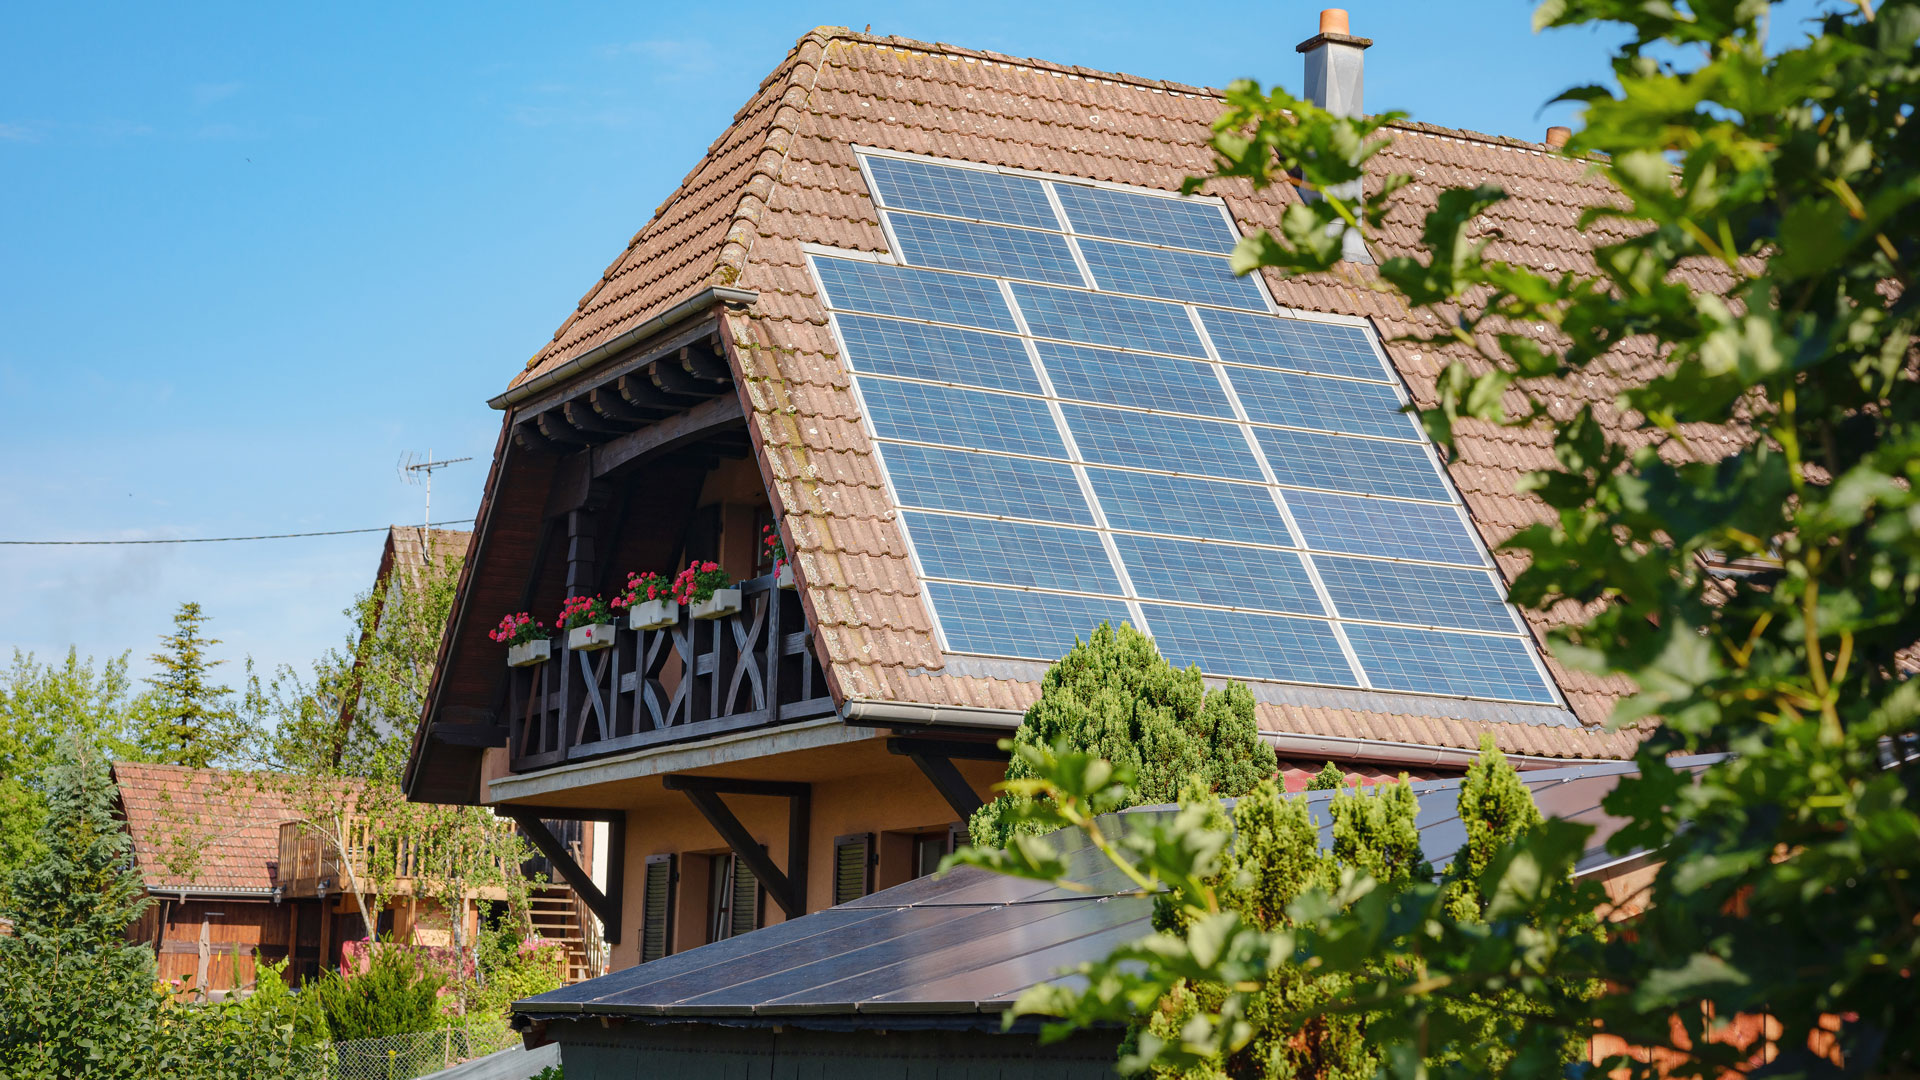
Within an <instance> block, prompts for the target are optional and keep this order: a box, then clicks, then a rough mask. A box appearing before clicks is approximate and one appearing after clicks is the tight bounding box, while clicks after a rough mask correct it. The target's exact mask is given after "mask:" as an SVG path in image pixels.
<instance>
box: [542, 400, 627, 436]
mask: <svg viewBox="0 0 1920 1080" xmlns="http://www.w3.org/2000/svg"><path fill="white" fill-rule="evenodd" d="M560 412H561V413H562V414H563V415H564V416H566V418H567V423H569V424H571V425H573V426H574V427H575V428H577V429H579V430H581V431H584V432H587V433H588V434H590V435H608V436H612V435H625V434H626V433H627V432H629V431H632V430H633V425H632V424H624V423H616V422H615V421H612V420H609V419H607V418H606V417H604V416H601V415H600V414H599V413H597V412H595V411H594V410H593V409H592V408H591V407H590V406H589V405H588V404H587V400H586V399H585V398H575V399H574V400H572V401H567V402H562V403H561V405H560Z"/></svg>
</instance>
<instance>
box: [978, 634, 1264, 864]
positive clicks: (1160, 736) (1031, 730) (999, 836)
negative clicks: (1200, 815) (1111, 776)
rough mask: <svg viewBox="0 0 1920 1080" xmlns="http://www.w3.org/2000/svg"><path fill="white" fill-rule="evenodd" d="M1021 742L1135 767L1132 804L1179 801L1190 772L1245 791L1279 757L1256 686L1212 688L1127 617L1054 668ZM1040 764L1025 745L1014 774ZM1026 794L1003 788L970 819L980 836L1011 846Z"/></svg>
mask: <svg viewBox="0 0 1920 1080" xmlns="http://www.w3.org/2000/svg"><path fill="white" fill-rule="evenodd" d="M1014 742H1015V743H1016V744H1019V745H1023V746H1044V747H1050V748H1053V749H1054V750H1055V751H1063V750H1064V751H1072V752H1078V753H1090V754H1096V755H1098V756H1100V757H1103V758H1105V759H1107V760H1108V761H1111V762H1113V763H1114V764H1115V765H1121V766H1126V767H1129V768H1131V769H1132V770H1133V772H1134V775H1135V788H1134V793H1133V795H1132V799H1133V801H1132V802H1131V803H1129V804H1128V805H1133V806H1139V805H1151V804H1155V803H1170V802H1173V801H1174V800H1175V799H1177V798H1179V796H1180V792H1181V789H1182V787H1183V786H1184V785H1185V784H1186V783H1187V782H1188V780H1189V779H1190V778H1198V779H1199V781H1200V782H1201V783H1202V784H1203V785H1204V786H1205V787H1206V789H1207V790H1208V791H1209V792H1212V793H1214V794H1216V795H1229V796H1232V795H1244V794H1246V793H1247V792H1249V791H1251V790H1253V788H1254V786H1255V785H1256V784H1258V783H1260V782H1261V781H1262V780H1266V779H1268V778H1270V777H1272V776H1273V774H1274V772H1275V770H1276V769H1278V767H1279V764H1278V762H1277V761H1276V760H1275V759H1274V756H1273V748H1272V747H1270V746H1268V745H1267V744H1266V743H1265V742H1263V741H1261V739H1260V728H1259V725H1258V724H1257V723H1256V722H1255V720H1254V716H1253V694H1252V693H1251V692H1249V691H1248V690H1247V688H1246V687H1244V686H1242V685H1240V684H1239V683H1228V684H1227V686H1226V687H1225V688H1224V689H1220V690H1208V689H1207V688H1206V686H1205V685H1204V684H1203V683H1202V682H1201V679H1200V669H1199V668H1188V669H1187V670H1185V671H1177V670H1175V669H1174V667H1173V665H1172V664H1169V663H1168V662H1167V661H1166V660H1165V659H1164V658H1163V657H1161V655H1160V651H1159V650H1158V649H1156V648H1154V645H1153V639H1152V638H1149V637H1148V636H1146V635H1145V634H1142V633H1141V632H1140V631H1138V630H1135V629H1134V628H1133V627H1131V626H1128V625H1126V624H1124V623H1123V624H1121V626H1120V628H1119V629H1117V630H1116V629H1114V628H1113V627H1112V626H1110V625H1108V624H1106V623H1102V624H1100V625H1099V626H1097V627H1095V628H1094V631H1093V633H1092V635H1090V636H1089V637H1088V639H1087V640H1086V641H1084V642H1076V643H1075V644H1074V647H1073V649H1072V650H1071V651H1069V652H1068V653H1067V655H1065V656H1063V657H1061V658H1060V660H1059V662H1058V663H1056V664H1054V665H1053V666H1052V667H1051V668H1048V669H1047V674H1046V677H1045V678H1044V679H1042V680H1041V683H1040V700H1038V701H1036V702H1034V703H1033V707H1032V708H1030V709H1028V710H1027V715H1026V717H1025V718H1024V719H1022V720H1021V722H1020V730H1019V731H1018V732H1017V733H1015V735H1014ZM1030 775H1031V770H1030V768H1029V767H1028V766H1027V764H1026V762H1025V761H1023V760H1022V759H1021V758H1020V757H1019V756H1018V755H1015V757H1014V759H1013V764H1012V765H1010V766H1009V767H1008V768H1007V779H1009V780H1019V779H1023V778H1026V777H1028V776H1030ZM1018 817H1019V802H1018V801H1017V800H1016V799H1015V798H1013V797H1012V796H1007V795H1002V796H1000V797H999V798H996V799H994V800H993V801H992V802H990V803H988V804H987V805H985V806H983V807H981V808H980V809H979V810H978V811H976V812H975V813H974V815H973V820H972V821H971V822H969V823H968V827H969V830H970V832H971V835H972V839H973V842H974V843H975V844H977V845H979V846H981V847H1004V846H1006V842H1007V838H1008V837H1010V836H1012V835H1013V834H1014V833H1015V832H1016V831H1020V827H1019V826H1018V825H1016V820H1017V819H1018Z"/></svg>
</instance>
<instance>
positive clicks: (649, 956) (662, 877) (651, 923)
mask: <svg viewBox="0 0 1920 1080" xmlns="http://www.w3.org/2000/svg"><path fill="white" fill-rule="evenodd" d="M673 864H674V858H673V856H672V855H649V856H647V878H646V885H645V888H644V889H643V891H642V893H641V897H640V962H641V963H643V964H644V963H646V962H647V961H649V960H658V959H660V958H661V957H663V956H665V955H667V954H668V953H670V952H672V951H673V884H674V878H675V875H674V872H673V871H674V865H673Z"/></svg>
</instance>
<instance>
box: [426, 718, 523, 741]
mask: <svg viewBox="0 0 1920 1080" xmlns="http://www.w3.org/2000/svg"><path fill="white" fill-rule="evenodd" d="M429 735H430V736H431V738H432V739H433V741H434V742H437V743H443V744H445V745H447V746H505V745H507V729H506V728H504V727H500V726H499V725H497V724H461V723H453V722H449V721H446V720H436V721H434V724H433V727H432V729H431V730H430V732H429Z"/></svg>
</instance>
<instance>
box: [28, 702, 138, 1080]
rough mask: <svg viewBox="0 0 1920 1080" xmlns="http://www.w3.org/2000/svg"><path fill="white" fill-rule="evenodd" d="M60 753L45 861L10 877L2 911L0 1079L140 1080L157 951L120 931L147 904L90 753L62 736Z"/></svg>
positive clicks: (95, 755) (43, 833)
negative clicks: (114, 1079)
mask: <svg viewBox="0 0 1920 1080" xmlns="http://www.w3.org/2000/svg"><path fill="white" fill-rule="evenodd" d="M58 756H59V759H60V760H59V762H58V763H57V764H55V765H54V766H53V767H52V768H51V769H50V770H49V771H48V773H47V778H46V784H47V786H46V796H47V814H46V819H45V820H44V821H43V822H42V823H41V827H40V846H41V849H42V852H43V853H42V855H41V856H40V858H39V859H37V860H36V861H34V862H32V863H29V864H27V865H24V866H21V867H18V868H16V869H15V870H14V872H13V876H12V879H11V880H10V881H9V883H8V888H7V902H6V907H5V908H4V909H0V914H4V915H5V916H6V918H8V919H9V920H11V921H12V923H13V932H12V934H10V935H7V936H0V1073H4V1074H5V1075H7V1076H10V1077H13V1076H18V1077H108V1076H138V1075H143V1074H142V1073H141V1072H140V1071H139V1070H138V1068H137V1067H136V1066H135V1063H136V1059H137V1057H138V1055H139V1054H140V1053H142V1052H143V1051H142V1040H141V1034H142V1033H143V1032H145V1033H149V1034H150V1033H151V1031H152V1024H151V1015H152V1009H153V1005H154V999H153V993H152V991H153V984H154V964H153V953H152V952H151V951H150V950H148V949H147V948H145V947H143V946H141V945H137V944H132V943H129V942H128V941H127V939H126V929H127V927H128V926H129V925H130V924H131V923H132V922H133V921H134V920H135V919H137V918H138V917H139V916H140V913H141V912H142V911H143V910H144V909H145V908H146V906H147V903H148V901H147V899H146V896H145V890H144V889H143V888H142V887H141V884H140V879H139V876H138V875H137V874H135V873H134V872H133V869H132V846H133V845H132V841H131V839H129V837H128V836H127V834H126V831H125V830H123V829H121V828H120V825H119V823H118V822H117V821H115V820H114V816H113V784H112V781H111V780H110V779H109V777H108V775H107V764H106V762H105V761H104V760H103V759H102V758H101V756H100V753H99V751H98V749H97V748H95V747H94V746H92V745H91V744H89V743H88V742H87V741H86V740H85V739H83V738H81V737H80V734H79V733H78V732H77V731H74V732H67V733H65V734H63V735H61V736H60V739H59V745H58Z"/></svg>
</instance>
